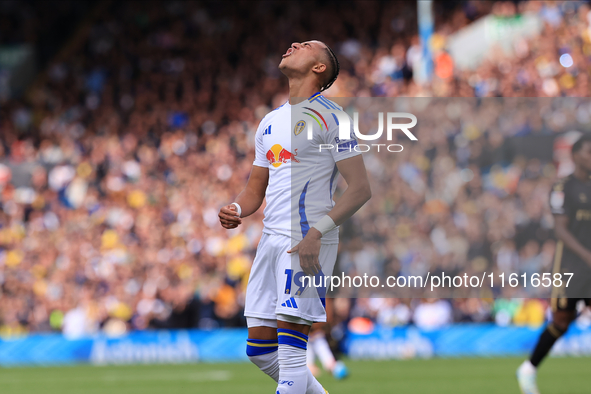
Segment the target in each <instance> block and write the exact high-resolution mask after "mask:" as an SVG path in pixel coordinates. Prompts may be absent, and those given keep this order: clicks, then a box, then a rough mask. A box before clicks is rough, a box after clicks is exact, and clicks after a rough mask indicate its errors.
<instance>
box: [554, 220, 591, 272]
mask: <svg viewBox="0 0 591 394" xmlns="http://www.w3.org/2000/svg"><path fill="white" fill-rule="evenodd" d="M554 232H555V234H556V237H557V238H558V239H559V240H561V241H562V242H564V245H565V246H566V247H567V248H569V249H570V250H572V251H573V252H575V253H576V254H577V255H578V256H579V257H580V258H582V259H583V261H585V262H586V263H587V264H589V265H590V266H591V250H589V249H587V248H585V247H584V246H583V245H582V244H581V243H580V242H579V241H578V240H577V238H576V237H575V236H574V235H573V234H571V232H570V231H569V230H568V216H566V215H554Z"/></svg>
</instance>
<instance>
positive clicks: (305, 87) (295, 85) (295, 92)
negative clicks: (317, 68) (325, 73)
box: [289, 78, 319, 105]
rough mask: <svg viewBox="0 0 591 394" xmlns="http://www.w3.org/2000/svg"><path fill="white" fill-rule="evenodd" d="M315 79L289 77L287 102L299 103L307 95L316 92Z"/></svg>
mask: <svg viewBox="0 0 591 394" xmlns="http://www.w3.org/2000/svg"><path fill="white" fill-rule="evenodd" d="M318 90H319V89H318V85H317V84H316V81H313V80H311V79H310V78H302V79H300V78H290V79H289V104H291V105H294V104H299V103H301V102H302V101H304V100H306V99H307V98H308V97H310V96H312V95H313V94H315V93H317V92H318Z"/></svg>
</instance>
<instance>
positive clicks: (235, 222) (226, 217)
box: [218, 204, 242, 229]
mask: <svg viewBox="0 0 591 394" xmlns="http://www.w3.org/2000/svg"><path fill="white" fill-rule="evenodd" d="M218 217H219V218H220V223H221V224H222V227H223V228H227V229H233V228H236V227H238V226H239V225H241V224H242V219H240V217H238V212H237V211H236V206H235V205H232V204H230V205H226V206H225V207H222V208H221V209H220V213H219V214H218Z"/></svg>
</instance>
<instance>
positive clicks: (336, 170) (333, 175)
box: [329, 164, 339, 200]
mask: <svg viewBox="0 0 591 394" xmlns="http://www.w3.org/2000/svg"><path fill="white" fill-rule="evenodd" d="M338 171H339V169H338V168H337V165H336V164H335V165H334V169H333V170H332V175H331V176H330V189H329V190H330V199H331V200H332V183H333V182H334V179H335V177H336V176H337V172H338Z"/></svg>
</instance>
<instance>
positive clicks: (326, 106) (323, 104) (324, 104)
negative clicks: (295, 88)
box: [318, 96, 332, 109]
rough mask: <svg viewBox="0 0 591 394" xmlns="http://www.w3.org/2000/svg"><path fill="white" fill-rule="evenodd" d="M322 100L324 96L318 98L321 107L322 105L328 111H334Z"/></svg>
mask: <svg viewBox="0 0 591 394" xmlns="http://www.w3.org/2000/svg"><path fill="white" fill-rule="evenodd" d="M321 98H322V96H319V97H318V103H319V104H321V105H322V106H323V107H324V108H326V109H332V108H330V107H329V106H328V104H326V103H325V102H323V101H322V100H321Z"/></svg>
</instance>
